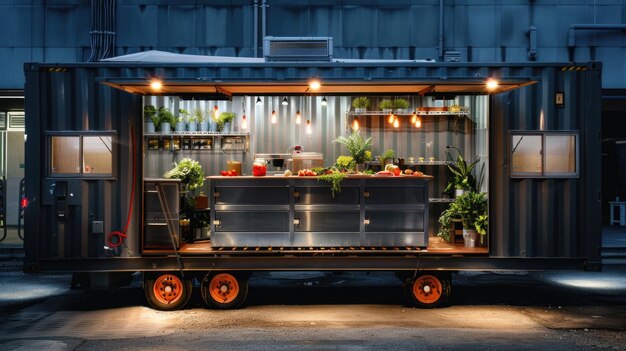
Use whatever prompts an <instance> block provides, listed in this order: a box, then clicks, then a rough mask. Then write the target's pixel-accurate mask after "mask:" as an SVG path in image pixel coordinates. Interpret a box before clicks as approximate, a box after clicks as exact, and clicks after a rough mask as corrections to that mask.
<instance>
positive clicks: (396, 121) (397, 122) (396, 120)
mask: <svg viewBox="0 0 626 351" xmlns="http://www.w3.org/2000/svg"><path fill="white" fill-rule="evenodd" d="M399 126H400V121H398V117H396V119H395V120H394V121H393V127H394V128H398V127H399Z"/></svg>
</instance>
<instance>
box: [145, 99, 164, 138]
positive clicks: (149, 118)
mask: <svg viewBox="0 0 626 351" xmlns="http://www.w3.org/2000/svg"><path fill="white" fill-rule="evenodd" d="M143 115H144V118H145V119H146V132H148V133H154V132H155V131H156V130H157V129H158V128H159V122H160V121H159V118H158V117H157V109H156V107H154V105H146V106H144V107H143Z"/></svg>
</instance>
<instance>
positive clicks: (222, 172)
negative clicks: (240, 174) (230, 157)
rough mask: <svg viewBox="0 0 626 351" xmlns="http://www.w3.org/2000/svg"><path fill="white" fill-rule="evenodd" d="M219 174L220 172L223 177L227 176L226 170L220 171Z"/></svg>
mask: <svg viewBox="0 0 626 351" xmlns="http://www.w3.org/2000/svg"><path fill="white" fill-rule="evenodd" d="M220 174H221V175H222V176H223V177H226V176H228V171H220Z"/></svg>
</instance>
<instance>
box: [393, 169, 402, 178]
mask: <svg viewBox="0 0 626 351" xmlns="http://www.w3.org/2000/svg"><path fill="white" fill-rule="evenodd" d="M400 173H402V171H401V170H400V167H396V168H394V169H393V175H396V176H399V175H400Z"/></svg>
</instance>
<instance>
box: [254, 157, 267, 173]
mask: <svg viewBox="0 0 626 351" xmlns="http://www.w3.org/2000/svg"><path fill="white" fill-rule="evenodd" d="M266 173H267V162H265V159H263V158H255V159H254V163H252V175H253V176H255V177H262V176H264V175H265V174H266Z"/></svg>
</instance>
